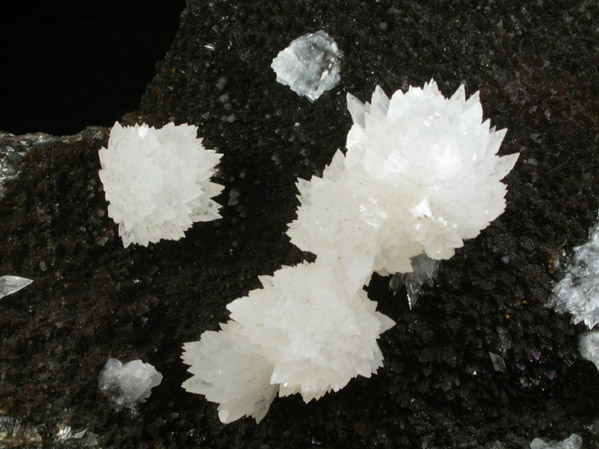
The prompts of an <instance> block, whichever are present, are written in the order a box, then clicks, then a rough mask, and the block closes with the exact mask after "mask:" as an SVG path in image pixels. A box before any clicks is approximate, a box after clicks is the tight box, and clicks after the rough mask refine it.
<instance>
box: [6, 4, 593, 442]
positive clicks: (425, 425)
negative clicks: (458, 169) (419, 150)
mask: <svg viewBox="0 0 599 449" xmlns="http://www.w3.org/2000/svg"><path fill="white" fill-rule="evenodd" d="M188 4H189V5H188V7H187V9H186V10H185V12H184V13H183V15H182V24H181V28H180V30H179V32H178V34H177V37H176V39H175V41H174V43H173V45H172V47H171V50H170V51H169V53H168V54H167V55H166V56H165V59H164V60H163V61H162V62H161V63H160V64H159V66H158V73H157V76H156V77H155V79H154V80H153V81H152V82H151V83H150V85H149V86H148V87H147V90H146V93H145V95H144V97H143V98H142V101H141V106H140V109H139V111H137V112H135V113H134V114H129V115H128V116H127V117H128V119H129V120H130V121H132V120H133V121H134V120H138V119H139V120H143V121H145V122H147V123H149V124H151V125H154V126H162V125H163V124H165V123H166V122H168V121H170V120H174V121H175V122H176V123H184V122H188V123H193V124H195V125H197V126H198V127H199V129H200V135H202V136H204V137H205V143H206V145H207V147H209V148H216V149H218V150H219V151H220V152H222V153H224V156H223V158H222V164H221V173H220V181H218V182H221V183H222V184H223V185H225V191H224V193H223V195H221V197H219V198H216V200H217V201H219V202H221V204H227V201H228V198H229V199H231V200H233V199H235V201H229V204H230V205H228V206H225V207H223V209H222V215H223V220H220V221H218V222H209V223H198V224H196V225H195V226H194V227H193V228H192V229H191V230H190V231H189V232H188V234H187V238H186V239H183V240H181V241H177V242H160V243H158V244H156V245H152V246H150V247H149V248H139V247H129V248H127V249H126V250H125V249H124V248H123V247H122V244H121V242H120V240H119V238H118V236H116V225H115V224H114V223H112V222H111V220H110V219H109V218H108V217H107V216H106V214H105V211H106V202H105V199H104V195H103V192H102V191H101V187H100V182H99V180H98V178H97V171H98V169H99V161H98V156H97V150H98V149H99V148H100V147H101V146H102V145H105V144H106V138H107V135H108V134H107V132H106V131H104V132H98V131H97V130H96V131H93V132H92V131H89V130H88V131H86V132H84V133H83V134H81V138H80V139H71V140H66V141H65V140H61V139H56V140H51V141H49V142H47V143H46V144H44V145H40V146H36V147H35V148H33V149H32V150H31V151H30V152H29V153H28V154H27V155H26V156H25V157H24V159H23V160H22V162H20V167H19V168H20V170H21V175H20V176H19V177H18V178H17V179H16V180H13V181H9V182H7V183H6V186H5V187H6V195H5V197H4V198H3V199H2V200H0V216H2V220H0V236H1V238H0V273H5V274H14V273H18V274H19V275H20V276H24V277H27V278H29V279H33V280H34V283H33V284H32V285H31V286H29V287H28V288H27V289H24V290H22V291H21V292H18V293H15V294H14V295H11V296H9V297H6V298H4V299H3V301H2V303H0V411H2V412H5V413H8V414H10V415H11V416H15V417H18V418H19V419H21V420H23V422H26V423H27V424H30V425H35V426H38V428H39V431H40V434H41V435H42V436H43V438H44V441H51V440H52V437H53V435H55V433H56V429H57V425H58V424H61V423H65V422H66V423H67V424H68V425H70V426H73V427H76V428H82V427H84V428H87V429H89V430H90V431H91V432H94V433H96V434H97V435H98V441H99V444H100V446H101V447H115V448H119V447H122V448H130V447H138V448H144V447H169V448H170V447H172V448H174V447H181V448H195V447H210V448H234V447H252V448H253V447H255V448H271V447H272V448H277V447H283V446H285V447H289V448H306V447H312V446H314V447H323V448H336V447H347V448H363V447H384V448H392V447H393V448H403V447H406V448H412V447H423V446H426V447H439V448H480V447H486V446H489V447H492V445H493V444H496V442H497V441H499V442H501V443H502V444H503V446H505V447H506V448H510V449H511V448H522V447H526V446H527V445H528V444H530V441H531V439H532V438H534V437H542V438H544V439H545V440H562V439H564V438H566V437H567V436H568V435H570V434H572V433H573V432H576V433H579V434H580V435H581V436H582V437H583V441H584V443H583V447H584V448H592V447H596V446H597V445H598V444H599V436H598V434H597V430H596V429H597V426H594V427H590V428H586V427H585V426H586V425H588V424H592V423H593V422H594V421H596V420H597V418H598V416H599V401H597V400H596V398H597V396H598V395H599V373H598V372H597V370H596V368H595V367H594V366H593V365H592V363H591V362H588V361H584V360H582V359H581V357H580V354H579V352H578V348H577V345H578V334H579V333H580V332H581V331H582V328H581V326H580V325H578V326H573V325H571V324H570V323H569V317H568V316H562V315H559V314H556V313H555V312H554V311H552V310H549V309H546V308H545V307H544V304H545V302H546V301H547V298H548V295H550V292H551V288H552V286H553V284H554V283H555V282H556V281H558V280H559V279H560V278H561V276H562V275H563V273H561V272H560V268H559V265H560V264H559V262H560V260H559V257H560V254H561V253H560V251H561V250H562V249H565V251H566V253H567V254H569V253H570V251H571V249H572V248H573V247H575V246H579V245H581V244H583V243H584V242H585V241H586V240H587V237H588V231H589V229H590V228H591V227H592V226H593V225H594V223H595V220H596V212H597V209H598V208H599V200H598V198H599V157H598V156H597V153H596V151H597V144H598V142H599V102H598V100H597V98H599V87H598V86H599V73H598V72H597V71H596V67H597V66H598V65H599V51H598V47H599V35H598V33H599V31H598V29H597V27H596V22H595V20H596V17H597V15H598V14H599V7H598V6H597V3H596V2H593V1H575V2H570V1H566V0H563V1H547V0H539V1H537V2H530V3H529V4H527V6H526V7H524V8H523V7H522V6H521V5H519V4H518V2H508V1H483V2H464V1H457V0H455V1H452V2H446V3H442V2H439V3H436V2H431V3H428V2H420V1H402V2H389V1H385V0H381V1H379V2H376V1H367V2H342V1H332V2H331V1H329V0H321V1H319V0H314V1H310V2H305V1H288V0H282V1H280V2H269V1H260V2H221V1H200V0H189V2H188ZM319 29H323V30H325V31H326V32H327V33H329V34H330V35H331V36H332V37H333V38H334V39H335V41H336V42H337V43H338V45H339V47H340V48H341V49H342V50H343V51H344V53H345V58H344V67H343V76H342V80H341V82H340V84H339V85H338V86H337V87H336V89H335V90H333V91H331V92H327V93H325V94H324V95H323V96H322V98H320V99H319V101H318V102H316V103H314V104H311V103H310V102H309V101H308V100H306V99H303V98H300V97H298V96H297V95H296V94H295V93H293V92H291V91H290V90H289V89H288V88H287V87H285V86H282V85H280V84H278V83H276V82H275V79H274V73H273V72H272V71H271V70H270V68H269V66H270V62H271V61H272V59H273V57H274V56H275V55H276V54H277V52H278V51H279V50H280V49H281V48H284V47H285V46H286V45H287V44H288V43H289V42H290V41H291V40H292V39H294V38H295V37H297V36H299V35H301V34H305V33H307V32H310V31H315V30H319ZM431 78H435V80H437V81H438V83H439V87H440V89H441V90H442V91H443V93H444V94H446V95H449V94H450V93H452V92H453V91H455V89H456V88H457V87H458V85H459V84H460V83H461V82H465V83H466V86H467V91H468V93H472V92H474V91H476V90H479V89H480V90H481V101H482V103H483V107H484V111H485V115H486V117H489V118H492V121H493V124H494V125H496V126H497V127H498V128H499V129H500V128H504V127H507V128H508V130H509V131H508V134H507V136H506V138H505V140H504V143H503V151H505V153H513V152H517V151H518V152H522V154H521V157H520V161H519V162H518V164H517V166H516V167H515V169H514V171H513V172H512V173H511V174H510V175H509V176H508V177H507V178H506V179H505V182H506V183H507V184H508V186H509V193H508V196H507V201H508V207H507V210H506V212H505V213H504V214H503V215H502V216H501V217H499V219H498V220H496V221H495V222H494V223H493V224H492V225H491V226H490V227H489V228H488V229H486V230H485V231H483V232H482V233H481V235H480V236H479V237H478V238H477V239H476V240H474V241H470V242H467V243H466V245H465V247H464V248H463V249H460V250H458V251H457V252H456V255H455V256H454V258H453V259H451V260H450V261H447V262H445V263H443V264H442V265H441V267H440V270H439V274H438V277H437V281H436V284H435V286H434V287H432V288H428V289H425V291H424V292H423V293H422V295H421V298H420V300H419V302H418V304H417V306H416V307H415V308H414V309H413V310H409V309H408V305H407V302H406V301H403V300H399V301H398V298H394V297H393V296H392V293H390V292H389V291H388V287H387V286H388V282H389V281H388V279H383V278H378V277H377V278H375V279H373V281H372V283H371V286H370V287H369V294H370V297H371V298H372V299H373V300H377V301H379V310H381V312H383V313H385V314H386V315H388V316H389V317H391V318H392V319H393V320H394V321H396V323H397V326H396V327H394V328H393V329H392V330H391V331H389V332H387V333H385V334H383V336H382V338H381V340H380V345H381V349H382V352H383V354H384V356H385V366H384V368H382V369H381V370H380V372H379V374H378V375H377V376H375V377H373V378H372V379H354V380H353V381H352V382H350V384H349V385H348V387H347V388H346V389H344V390H343V391H341V392H340V393H338V394H330V395H327V396H325V397H324V398H322V399H321V400H320V401H318V402H311V403H310V404H308V405H305V404H303V403H302V401H301V399H300V398H299V397H289V398H284V399H279V400H277V401H275V402H274V403H273V405H272V407H271V410H270V413H269V414H268V416H267V417H266V418H265V419H264V420H263V421H262V422H261V423H260V425H258V426H257V425H256V424H255V423H254V421H253V420H250V419H245V420H240V421H239V422H235V423H233V424H230V425H228V426H226V427H223V426H222V425H221V424H220V423H219V422H218V418H217V414H216V406H215V405H214V404H211V403H209V402H207V401H206V400H205V399H204V398H202V397H201V396H196V395H191V394H188V393H185V392H184V391H183V390H182V389H181V383H182V382H183V381H184V380H185V379H187V377H188V374H187V373H186V367H185V365H183V364H182V363H181V361H180V352H181V344H182V343H183V342H185V341H191V340H196V339H197V338H198V337H199V335H200V334H201V333H202V332H203V331H206V330H215V329H217V325H218V322H219V321H220V322H223V321H225V320H226V319H227V313H226V309H225V304H227V303H228V302H230V301H231V300H232V299H234V298H237V297H240V296H243V295H245V294H246V293H247V292H248V291H249V290H251V289H253V288H256V287H257V286H258V278H257V276H258V275H261V274H266V273H272V272H273V271H274V270H275V269H277V268H279V267H280V266H281V265H283V264H287V265H289V264H294V263H297V262H298V261H300V260H301V259H302V257H303V255H302V254H300V253H299V252H298V250H296V249H294V247H293V246H292V245H291V244H290V243H289V241H288V239H287V237H286V236H285V234H284V232H285V225H286V223H288V222H290V221H291V220H292V219H293V214H294V210H295V208H296V206H297V200H296V198H295V193H296V192H295V182H296V178H297V177H298V176H300V177H303V178H309V177H310V176H311V175H312V174H314V173H320V171H321V170H322V168H323V167H324V166H325V164H327V163H328V162H329V161H330V159H331V157H332V155H333V153H334V152H335V150H336V149H337V148H342V147H343V145H344V143H345V137H346V134H347V131H348V130H349V127H350V125H351V119H350V117H349V114H348V113H347V111H346V108H345V94H344V93H345V92H351V93H353V94H354V95H356V96H357V97H358V98H367V97H368V96H369V94H370V92H372V90H373V89H374V87H375V86H376V85H377V84H379V85H381V86H382V87H383V88H384V89H386V90H387V91H388V92H392V91H394V90H395V89H398V88H404V89H405V88H407V87H408V85H409V84H413V85H422V84H424V82H425V81H428V80H430V79H431ZM31 131H35V130H31ZM561 262H562V263H563V262H564V260H563V258H562V261H561ZM400 294H402V295H403V294H405V293H404V292H403V290H402V291H401V292H400ZM489 351H491V352H494V353H496V354H498V355H501V356H502V357H503V358H504V360H505V363H506V367H507V369H506V372H505V373H502V372H497V371H495V370H494V368H493V365H492V363H491V361H490V359H489V355H488V353H489ZM108 356H112V357H117V358H122V359H133V358H141V359H143V360H146V361H148V362H149V363H151V364H152V365H154V366H155V367H156V368H157V369H158V370H159V371H160V372H161V373H162V374H163V375H164V381H163V382H162V384H161V385H160V386H159V387H157V388H155V390H154V391H153V394H152V397H151V398H150V399H149V400H148V402H147V403H146V404H142V405H141V406H140V407H139V412H140V413H139V414H132V413H129V412H127V411H124V412H120V413H118V414H115V413H114V412H113V411H112V410H111V408H110V406H109V403H108V401H107V400H105V399H104V398H103V397H102V396H101V395H100V393H99V392H98V391H97V388H96V385H95V382H96V378H97V375H98V373H99V372H100V370H101V368H102V366H103V364H104V362H105V360H106V359H107V357H108ZM593 429H595V430H593ZM52 444H53V443H47V444H46V446H47V447H53V446H52Z"/></svg>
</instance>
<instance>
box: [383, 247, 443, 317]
mask: <svg viewBox="0 0 599 449" xmlns="http://www.w3.org/2000/svg"><path fill="white" fill-rule="evenodd" d="M439 262H440V261H438V260H435V259H431V258H430V257H428V256H427V255H426V254H421V255H419V256H416V257H413V258H412V270H413V271H412V272H410V273H397V274H396V275H394V276H393V277H392V278H391V280H390V281H389V288H390V289H391V290H392V291H393V293H397V292H398V291H399V289H400V288H401V287H403V286H404V285H405V286H406V293H407V296H408V305H409V306H410V309H412V308H413V307H414V306H415V305H416V302H417V301H418V297H419V296H420V291H421V290H422V286H423V285H424V284H425V283H426V284H427V285H428V286H429V287H432V286H433V283H434V278H435V275H436V274H437V271H438V270H439Z"/></svg>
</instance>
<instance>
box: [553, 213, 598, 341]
mask: <svg viewBox="0 0 599 449" xmlns="http://www.w3.org/2000/svg"><path fill="white" fill-rule="evenodd" d="M553 294H554V296H553V297H552V298H551V299H550V300H549V302H548V304H547V305H548V306H549V307H554V308H555V310H557V311H558V312H561V313H566V312H568V313H570V314H571V315H572V322H573V323H574V324H578V323H580V322H584V324H586V326H587V327H588V328H589V329H592V328H593V327H595V326H596V325H597V323H599V225H598V226H596V227H595V229H593V231H592V233H591V238H590V240H589V241H588V242H587V243H585V244H584V245H582V246H579V247H577V248H574V259H573V260H572V263H571V266H570V268H569V269H568V272H567V274H566V276H565V277H564V278H563V279H562V280H561V281H560V282H559V283H558V284H557V285H556V286H555V287H554V289H553Z"/></svg>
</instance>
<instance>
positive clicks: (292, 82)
mask: <svg viewBox="0 0 599 449" xmlns="http://www.w3.org/2000/svg"><path fill="white" fill-rule="evenodd" d="M342 58H343V52H342V51H341V50H340V49H339V47H338V46H337V44H336V43H335V41H334V40H333V38H332V37H331V36H329V35H328V34H327V33H325V32H324V31H317V32H316V33H308V34H305V35H303V36H300V37H298V38H297V39H295V40H294V41H293V42H291V44H289V47H287V48H286V49H284V50H281V51H280V52H279V54H278V55H277V57H276V58H275V59H273V61H272V64H271V67H272V69H273V70H274V71H275V73H276V74H277V82H279V83H281V84H284V85H286V86H289V87H290V88H291V90H292V91H294V92H295V93H296V94H298V95H302V96H304V97H307V98H308V99H309V100H310V101H316V100H317V99H318V97H320V96H321V95H322V94H323V93H324V92H326V91H327V90H331V89H332V88H334V87H335V86H336V85H337V83H338V82H339V81H340V80H341V76H340V74H339V73H340V72H341V59H342Z"/></svg>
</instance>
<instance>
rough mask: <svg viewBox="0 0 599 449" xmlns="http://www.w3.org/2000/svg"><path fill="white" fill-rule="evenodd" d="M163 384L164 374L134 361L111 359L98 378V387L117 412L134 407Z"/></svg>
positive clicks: (147, 364) (139, 361) (148, 365)
mask: <svg viewBox="0 0 599 449" xmlns="http://www.w3.org/2000/svg"><path fill="white" fill-rule="evenodd" d="M160 382H162V374H160V373H159V372H158V371H156V369H155V368H154V367H153V366H152V365H150V364H149V363H144V362H142V361H141V360H132V361H130V362H127V363H124V364H123V363H121V362H120V361H119V360H117V359H113V358H110V359H108V361H107V362H106V364H105V365H104V368H103V369H102V371H101V372H100V375H99V376H98V387H99V388H100V391H102V393H104V394H105V395H106V396H107V397H108V399H110V401H111V402H112V404H113V405H114V407H115V408H116V409H117V410H120V409H121V408H123V407H126V408H131V407H134V406H135V405H136V404H137V403H138V402H144V401H145V400H146V399H147V398H149V397H150V395H151V394H152V388H154V387H157V386H158V385H160Z"/></svg>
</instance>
